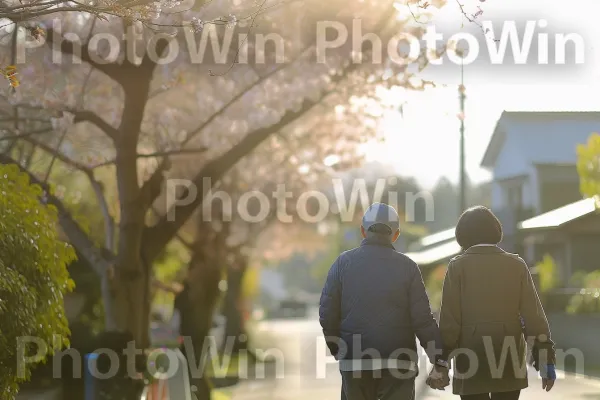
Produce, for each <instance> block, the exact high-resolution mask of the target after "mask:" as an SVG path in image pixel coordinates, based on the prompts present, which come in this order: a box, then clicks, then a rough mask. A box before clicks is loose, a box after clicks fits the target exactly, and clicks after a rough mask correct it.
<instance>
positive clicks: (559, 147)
mask: <svg viewBox="0 0 600 400" xmlns="http://www.w3.org/2000/svg"><path fill="white" fill-rule="evenodd" d="M594 118H595V117H594ZM594 118H591V117H584V116H581V115H579V116H578V115H577V113H573V115H572V116H562V117H560V118H553V119H550V120H548V119H545V120H544V119H541V118H536V119H534V118H533V117H530V116H527V115H526V114H524V117H523V118H515V119H511V118H505V119H504V120H502V127H503V129H504V131H505V133H506V135H505V140H504V143H503V145H502V149H501V150H500V153H499V155H498V157H497V159H496V165H495V166H494V168H493V170H492V174H493V180H494V181H498V180H503V179H507V178H512V177H515V176H520V175H527V176H528V183H527V184H526V185H525V187H524V188H523V194H524V195H523V201H524V207H526V208H527V207H529V206H531V207H533V208H534V209H535V210H536V211H537V212H538V213H539V212H541V209H542V206H541V196H540V195H539V192H538V188H539V187H540V185H541V179H540V177H539V176H538V173H537V171H536V168H535V164H571V165H575V163H576V162H577V145H578V144H583V143H586V142H587V140H588V138H589V136H590V135H591V133H592V132H595V131H597V130H598V123H599V122H600V119H597V118H596V119H594ZM565 204H566V203H565ZM505 206H506V202H505V194H504V193H503V190H502V188H501V186H500V185H497V184H494V185H493V187H492V209H494V210H499V209H502V208H504V207H505Z"/></svg>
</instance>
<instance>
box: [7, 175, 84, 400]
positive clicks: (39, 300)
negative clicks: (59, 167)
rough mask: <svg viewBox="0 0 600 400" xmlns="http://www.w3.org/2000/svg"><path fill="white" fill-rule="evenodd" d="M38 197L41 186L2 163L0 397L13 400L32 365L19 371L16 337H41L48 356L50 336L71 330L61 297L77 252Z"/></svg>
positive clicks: (67, 287) (53, 213)
mask: <svg viewBox="0 0 600 400" xmlns="http://www.w3.org/2000/svg"><path fill="white" fill-rule="evenodd" d="M40 195H42V190H41V188H40V187H38V186H35V185H30V183H29V179H28V177H27V175H25V174H23V173H21V172H20V171H19V169H18V167H17V166H15V165H10V166H5V165H0V230H1V231H0V254H1V255H2V256H1V257H0V399H1V400H13V399H14V398H15V396H16V394H17V393H18V388H19V382H23V381H25V380H27V379H29V377H30V368H27V367H28V366H32V365H33V364H32V363H29V364H26V365H25V368H24V370H22V371H18V370H17V364H18V361H19V360H18V359H19V357H20V355H19V353H18V352H17V343H18V342H17V339H18V338H19V337H24V336H30V337H35V338H39V339H40V340H43V341H44V342H45V343H47V344H48V352H49V354H52V352H53V349H52V346H53V343H56V341H53V335H57V337H61V338H66V337H67V335H68V333H69V330H68V325H67V320H66V317H65V313H64V306H63V295H64V294H65V293H67V292H68V291H70V290H72V286H73V283H72V281H71V280H70V279H69V275H68V273H67V264H68V263H69V262H71V261H73V260H74V259H75V252H74V250H73V248H72V247H71V246H69V245H68V244H66V243H64V242H62V241H60V240H59V234H58V230H57V212H56V209H55V208H54V207H52V206H47V205H44V204H42V203H40V201H39V196H40ZM67 344H68V343H66V339H64V342H63V345H67ZM27 350H28V353H27V354H25V356H30V355H33V354H36V353H35V352H36V351H37V346H35V345H33V346H31V348H28V349H27ZM40 358H41V359H40V360H39V361H40V362H41V361H44V357H40ZM20 361H23V360H20ZM19 364H21V363H19ZM21 365H22V364H21ZM19 372H21V373H19Z"/></svg>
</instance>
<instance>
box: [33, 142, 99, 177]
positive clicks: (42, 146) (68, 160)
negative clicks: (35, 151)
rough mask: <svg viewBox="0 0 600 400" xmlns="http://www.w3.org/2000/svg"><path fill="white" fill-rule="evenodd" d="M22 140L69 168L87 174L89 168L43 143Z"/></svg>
mask: <svg viewBox="0 0 600 400" xmlns="http://www.w3.org/2000/svg"><path fill="white" fill-rule="evenodd" d="M23 140H25V141H26V142H29V143H31V144H32V145H34V146H37V147H39V148H40V149H42V150H44V151H45V152H47V153H49V154H51V155H52V156H53V157H56V158H57V159H58V160H60V161H62V162H63V163H65V164H67V165H68V166H70V167H73V168H76V169H78V170H80V171H83V172H85V173H88V172H89V170H90V169H89V168H88V167H87V166H85V165H83V164H81V163H79V162H78V161H75V160H73V159H71V158H69V157H67V156H65V155H64V154H62V153H61V152H60V151H59V150H58V149H54V148H52V147H50V146H48V145H47V144H45V143H42V142H39V141H37V140H35V139H32V138H23Z"/></svg>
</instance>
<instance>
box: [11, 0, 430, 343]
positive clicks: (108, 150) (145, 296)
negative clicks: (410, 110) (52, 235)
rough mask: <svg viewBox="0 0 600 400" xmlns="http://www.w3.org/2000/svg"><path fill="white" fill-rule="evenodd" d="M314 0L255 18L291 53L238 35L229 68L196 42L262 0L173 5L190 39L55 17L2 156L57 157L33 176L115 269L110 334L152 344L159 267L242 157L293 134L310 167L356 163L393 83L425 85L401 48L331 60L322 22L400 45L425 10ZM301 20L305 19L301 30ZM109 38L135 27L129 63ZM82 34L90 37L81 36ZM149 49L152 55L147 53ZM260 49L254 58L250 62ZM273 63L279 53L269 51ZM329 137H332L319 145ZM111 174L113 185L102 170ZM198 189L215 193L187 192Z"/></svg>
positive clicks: (379, 1)
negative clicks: (59, 182)
mask: <svg viewBox="0 0 600 400" xmlns="http://www.w3.org/2000/svg"><path fill="white" fill-rule="evenodd" d="M305 3H306V2H305ZM309 3H310V4H302V5H301V7H300V6H299V7H294V5H293V4H289V5H288V6H285V7H284V6H278V4H279V3H272V4H271V3H268V4H267V3H265V4H263V10H265V11H264V12H262V13H261V15H260V18H259V19H258V20H254V19H250V20H249V21H248V23H247V25H246V27H241V28H240V29H241V30H242V31H243V32H245V33H246V34H248V32H251V31H254V32H262V33H267V32H269V33H277V34H278V35H279V36H278V37H281V38H283V41H282V43H283V44H284V46H285V54H284V55H281V53H279V54H278V52H277V51H267V50H264V49H261V48H260V46H258V45H257V44H256V43H254V42H251V41H245V40H244V39H237V41H236V42H235V43H234V45H233V46H231V47H230V48H229V49H228V51H226V52H225V53H224V57H223V60H221V61H223V62H219V63H217V62H213V63H209V62H204V63H198V62H194V60H193V57H195V54H196V53H197V47H196V48H193V47H190V46H187V45H188V44H189V42H190V41H193V40H196V39H199V38H200V40H201V38H202V37H203V36H204V37H209V36H210V34H211V32H212V34H214V35H217V36H218V37H220V38H226V37H227V35H228V34H229V32H231V30H235V29H236V28H237V25H236V24H239V21H238V19H237V18H235V17H233V15H238V14H240V13H242V11H243V10H244V9H247V8H248V7H247V6H246V5H244V4H241V5H240V6H239V10H238V9H235V10H233V11H232V10H231V7H232V6H231V4H229V3H228V2H211V3H210V4H207V5H206V6H205V7H203V8H202V9H200V10H197V11H194V10H192V11H185V12H176V8H174V10H175V11H173V13H172V14H170V15H167V16H165V15H161V16H159V18H157V19H156V20H153V23H154V24H155V26H159V27H163V28H164V29H167V30H168V29H172V30H173V31H172V33H174V34H175V33H178V34H177V35H174V36H169V35H167V34H166V33H165V32H164V31H161V32H159V33H157V32H156V31H155V30H153V29H150V28H148V27H147V26H144V25H143V24H137V23H132V22H130V21H122V20H117V19H115V18H111V17H108V18H107V19H108V21H106V20H103V19H100V18H98V17H97V16H96V15H94V14H90V13H88V14H77V13H71V14H68V13H63V14H62V15H61V18H60V21H61V26H60V32H59V30H58V27H56V26H54V25H50V24H49V25H48V26H46V27H45V28H46V33H47V34H46V36H45V43H42V44H40V45H39V47H37V48H36V49H32V50H29V51H26V52H25V54H26V55H27V63H26V64H25V67H24V68H23V69H22V70H21V75H22V85H21V87H20V88H19V90H18V91H17V92H16V93H14V94H12V95H11V94H9V93H7V94H6V95H5V96H4V100H5V103H4V104H2V106H1V107H0V110H1V111H2V114H3V117H2V118H3V119H2V128H3V132H2V137H1V138H0V140H1V142H2V143H3V145H4V154H3V155H1V156H0V161H2V162H3V163H11V162H21V161H22V160H15V159H14V158H13V157H14V150H15V146H16V144H18V143H22V142H26V143H28V145H29V146H30V148H32V149H35V151H36V152H42V153H44V154H47V155H48V157H47V158H46V160H47V162H46V163H45V165H44V168H43V170H42V171H40V170H39V168H38V169H36V168H29V169H28V171H29V173H30V174H31V175H32V176H33V177H34V178H36V179H37V180H38V181H41V184H42V185H43V186H44V187H46V188H47V189H48V190H47V193H46V194H45V197H44V198H45V200H46V201H47V202H50V203H53V204H55V205H56V206H57V208H58V210H59V220H60V223H61V228H62V230H63V231H64V233H65V234H66V235H67V236H68V238H69V241H70V242H71V243H72V244H73V246H74V247H76V248H77V250H78V252H79V254H81V255H82V257H83V259H84V260H85V261H86V262H88V263H89V264H90V265H91V266H92V267H93V268H94V270H95V271H97V273H98V274H99V276H100V277H102V279H103V283H104V285H103V288H104V289H103V290H104V302H105V313H106V316H107V321H106V323H107V329H122V330H128V331H130V332H132V333H133V334H134V337H135V338H136V340H137V341H138V343H139V344H141V345H142V346H144V345H145V344H147V339H148V338H147V332H148V329H147V327H148V315H149V303H150V301H149V286H150V283H149V282H150V278H151V275H152V274H151V265H152V262H153V260H155V259H156V257H157V256H158V255H159V254H160V253H161V251H162V250H163V249H164V248H165V246H166V245H167V243H168V242H169V241H170V240H172V239H173V238H174V237H175V236H176V235H177V233H178V232H179V230H180V229H181V228H182V227H184V225H185V224H186V222H187V221H188V220H189V219H190V217H191V216H192V215H193V214H194V212H195V211H196V210H197V209H199V208H200V207H202V206H203V204H204V200H205V198H206V196H205V195H206V192H207V191H208V189H210V188H212V187H213V185H215V184H217V183H218V182H220V181H221V180H222V179H223V178H224V176H225V175H226V174H227V172H228V171H229V170H230V169H231V168H232V167H233V166H235V165H236V164H237V163H238V162H240V161H241V160H244V158H245V157H246V156H248V155H250V154H252V153H253V152H254V151H259V150H262V149H264V150H265V151H266V153H263V154H266V155H264V156H262V157H259V158H257V160H259V161H260V160H261V159H262V160H264V159H265V158H267V157H272V158H273V159H277V157H278V155H279V154H280V152H281V154H284V152H282V151H281V150H280V149H281V147H282V146H285V142H286V141H290V142H292V143H295V142H297V143H300V142H303V143H302V144H301V145H300V144H299V145H298V146H295V145H294V146H292V147H294V148H298V149H299V150H298V153H297V154H294V155H293V156H289V157H288V158H286V159H281V160H280V162H285V163H286V164H287V163H290V164H292V165H298V168H299V170H301V171H304V170H305V169H306V168H305V167H304V164H313V163H314V162H315V161H316V160H320V161H321V162H322V160H323V159H324V158H325V157H324V156H327V155H332V154H341V155H342V157H341V158H342V159H341V160H340V165H343V164H344V162H351V159H350V158H351V157H350V158H348V159H347V160H346V159H345V158H344V157H346V156H345V154H347V152H346V150H347V149H348V148H353V147H355V146H356V145H357V144H358V143H361V142H364V141H366V140H368V139H369V138H370V137H373V136H372V135H373V133H369V132H370V131H371V132H374V131H375V129H369V128H375V127H376V121H377V118H378V112H377V110H376V108H375V107H373V104H372V101H375V102H376V99H377V96H378V92H379V91H381V90H385V88H391V87H394V86H404V87H411V88H415V89H420V88H422V87H423V82H419V81H418V79H416V78H414V74H415V73H416V72H418V70H419V68H421V67H423V66H424V65H425V64H426V61H424V59H423V60H421V59H419V60H416V61H415V62H414V63H413V64H411V67H410V68H407V67H406V66H405V65H400V64H398V63H393V62H390V60H388V59H387V58H385V57H384V59H383V60H382V61H381V62H371V63H368V62H367V63H358V62H353V58H352V56H353V55H354V56H355V57H356V55H357V54H356V52H354V53H352V49H350V48H345V47H341V48H339V49H335V50H333V51H331V52H330V53H328V54H327V56H326V60H325V61H326V62H324V63H320V62H316V61H317V56H318V55H319V52H318V50H319V49H318V48H317V46H316V43H317V41H316V40H315V35H316V29H314V27H315V26H316V23H317V22H318V21H322V20H332V19H336V20H340V21H350V20H352V18H354V17H357V18H360V19H361V20H362V22H363V31H364V32H369V31H370V32H375V33H377V34H378V35H379V36H380V37H381V38H382V41H383V42H384V43H385V42H387V39H389V38H392V37H393V36H394V35H395V34H396V33H398V32H401V31H402V30H410V31H411V32H413V33H414V34H416V35H418V34H419V33H420V31H421V30H422V28H421V27H419V26H418V24H411V22H412V19H411V16H410V14H407V15H398V11H397V10H396V8H394V4H393V2H390V1H384V0H373V1H369V2H358V1H357V2H350V3H348V2H344V1H341V0H340V1H332V2H327V3H326V4H323V2H316V1H315V2H313V1H309ZM253 4H254V3H253ZM340 10H342V11H343V12H341V11H340ZM238 11H239V12H238ZM228 12H230V13H232V17H231V18H229V20H228V21H227V23H224V24H222V25H219V24H210V25H208V27H206V26H204V23H203V22H202V21H213V20H215V18H217V17H214V16H218V15H224V14H225V13H228ZM400 17H404V19H402V18H400ZM298 20H301V21H302V23H303V24H304V25H302V26H300V27H298V26H297V24H294V22H295V21H298ZM190 21H191V22H190ZM256 21H259V22H256ZM190 24H191V25H192V26H191V27H192V28H194V31H193V32H192V31H190V29H189V28H186V29H185V30H179V31H178V29H179V28H177V26H180V27H181V26H187V25H190ZM234 25H235V26H234ZM411 25H412V26H411ZM202 28H204V29H202ZM59 33H60V35H62V36H57V35H58V34H59ZM97 34H112V35H116V37H118V38H123V37H124V39H122V40H120V41H119V42H118V43H119V44H120V46H119V51H118V53H117V56H116V57H113V58H111V57H112V56H113V48H111V47H110V45H107V47H105V48H103V47H101V46H100V45H99V43H98V42H97V41H96V42H94V41H93V39H88V38H93V37H94V35H97ZM123 35H125V36H123ZM65 37H66V38H67V39H69V38H70V40H64V39H65ZM74 37H77V38H81V40H80V41H79V43H78V41H77V40H74V39H73V38H74ZM232 40H233V39H232ZM43 41H44V40H42V42H43ZM246 42H248V43H247V44H248V46H247V47H248V49H246V50H245V49H244V46H245V43H246ZM94 43H95V44H94ZM107 43H108V42H107ZM175 43H177V45H175ZM194 43H197V42H194ZM134 44H140V45H143V46H142V47H144V48H143V49H142V50H144V49H146V50H147V51H145V52H143V54H142V55H138V56H136V57H133V56H132V54H131V49H133V48H134V47H135V46H134ZM36 45H37V44H36ZM150 45H151V46H150ZM149 46H150V47H149ZM175 46H178V48H179V51H178V52H175V53H173V54H175V57H174V59H173V60H172V61H171V62H169V63H164V62H163V61H161V60H164V59H165V58H168V57H170V54H172V52H171V51H172V49H173V48H174V47H175ZM15 47H18V46H15ZM371 49H372V46H370V44H369V42H368V41H365V42H364V43H363V44H362V45H361V46H360V52H359V53H362V54H363V55H364V56H365V57H368V56H369V54H370V50H371ZM213 50H214V48H213ZM216 53H218V51H217V52H216ZM216 53H215V54H213V56H215V57H217V58H218V56H219V54H216ZM247 53H249V54H250V56H248V57H249V58H251V59H253V60H254V62H248V63H242V62H240V60H242V59H243V57H245V55H244V54H247ZM155 54H158V55H162V56H163V58H162V59H161V58H157V57H154V56H153V55H155ZM57 57H62V60H61V62H56V58H57ZM262 57H264V58H265V60H266V62H264V63H263V62H258V61H257V59H259V58H262ZM277 57H281V59H280V60H278V59H277ZM209 64H212V65H209ZM413 67H414V68H413ZM369 99H375V100H372V101H371V103H370V101H369ZM317 141H318V142H319V143H323V146H319V150H317V151H315V150H314V149H313V145H314V144H315V143H316V142H317ZM56 162H60V163H62V164H64V165H68V166H70V167H71V168H73V171H74V172H75V171H78V173H83V174H85V175H86V176H87V177H88V179H89V182H90V187H91V188H93V190H94V191H95V193H97V195H98V204H99V205H100V208H101V209H102V212H103V215H104V219H105V229H106V240H105V243H104V246H98V245H96V244H95V243H94V242H93V241H92V240H90V238H89V236H88V235H86V234H85V232H84V230H83V229H81V227H80V226H79V224H78V223H77V221H76V220H75V219H74V218H73V217H72V216H71V215H70V214H69V213H68V211H67V210H66V208H65V207H61V202H60V200H59V199H58V198H57V197H56V195H55V194H53V192H52V190H50V186H49V183H50V182H51V181H52V169H53V168H52V166H53V165H54V163H56ZM300 167H302V168H300ZM256 168H259V167H256ZM102 174H105V175H108V176H111V179H109V180H102V179H99V178H98V177H99V176H100V175H102ZM183 176H185V177H186V178H191V179H190V181H191V183H192V186H190V187H188V188H187V189H185V188H184V189H183V190H179V191H177V192H176V193H174V195H173V196H171V199H172V201H171V203H170V204H162V205H161V202H164V201H165V199H167V198H168V196H166V193H167V192H168V189H169V184H167V185H165V181H167V182H169V181H171V180H173V179H181V178H182V177H183ZM207 181H208V182H209V184H208V185H206V184H205V182H207ZM191 187H195V188H199V189H198V192H197V195H195V196H191V199H190V200H189V201H187V200H186V199H188V198H190V190H192V189H191ZM184 203H185V204H184ZM115 205H116V206H115ZM161 207H162V210H163V213H162V214H160V213H159V215H161V217H160V218H159V219H155V218H154V215H156V214H155V211H154V210H155V209H156V208H158V209H159V210H160V209H161ZM199 233H201V234H202V235H205V236H204V237H203V238H202V239H197V240H202V241H204V242H205V243H207V245H206V246H205V247H210V248H212V250H211V251H214V252H217V251H221V250H219V249H220V248H221V247H222V245H214V246H212V245H209V244H210V243H213V242H215V243H218V241H219V240H222V238H220V237H221V236H222V235H215V233H214V230H213V229H208V228H207V229H206V230H205V229H199ZM210 257H214V258H215V259H220V258H221V256H220V255H219V254H214V255H210V256H206V257H204V258H203V259H202V260H198V258H197V259H196V260H193V261H192V264H193V263H194V262H202V263H205V264H209V263H210V261H207V260H210V259H211V258H210ZM194 270H195V271H197V272H195V273H197V274H198V276H199V278H198V281H202V282H214V280H215V279H216V277H217V274H216V272H215V271H212V270H211V269H210V268H198V269H196V268H194ZM207 284H208V283H207ZM211 287H214V285H213V284H211Z"/></svg>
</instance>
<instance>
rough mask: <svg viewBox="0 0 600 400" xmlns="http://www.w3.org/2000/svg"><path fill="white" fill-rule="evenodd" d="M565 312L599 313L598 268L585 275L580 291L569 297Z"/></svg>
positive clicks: (599, 281)
mask: <svg viewBox="0 0 600 400" xmlns="http://www.w3.org/2000/svg"><path fill="white" fill-rule="evenodd" d="M567 312H568V313H569V314H591V313H600V270H597V271H593V272H590V273H589V274H587V275H586V276H585V278H584V279H583V287H582V289H581V293H580V294H576V295H575V296H573V297H572V298H571V301H570V302H569V305H568V307H567Z"/></svg>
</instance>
